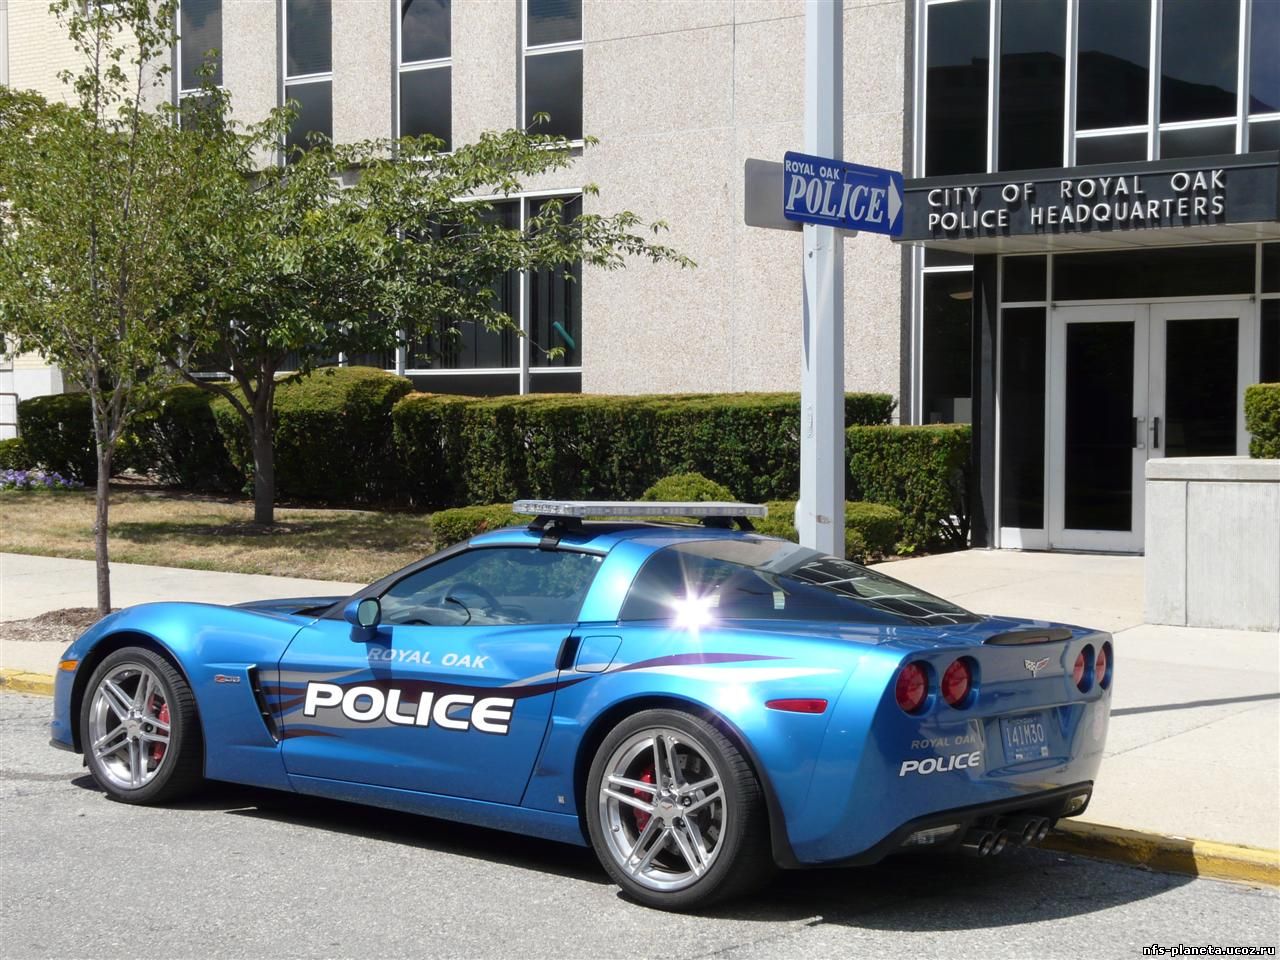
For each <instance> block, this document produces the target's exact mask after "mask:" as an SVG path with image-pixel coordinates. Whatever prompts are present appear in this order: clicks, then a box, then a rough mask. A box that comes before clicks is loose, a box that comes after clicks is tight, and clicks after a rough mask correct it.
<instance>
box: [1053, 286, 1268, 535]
mask: <svg viewBox="0 0 1280 960" xmlns="http://www.w3.org/2000/svg"><path fill="white" fill-rule="evenodd" d="M1051 316H1052V321H1051V332H1050V336H1051V338H1052V344H1051V348H1050V349H1051V366H1050V377H1049V379H1050V389H1049V404H1050V406H1049V544H1050V546H1051V547H1056V548H1059V549H1068V550H1103V551H1118V552H1138V551H1141V550H1142V543H1143V490H1144V473H1145V470H1146V461H1147V459H1148V458H1149V457H1211V456H1234V455H1237V454H1243V453H1246V452H1247V448H1248V437H1247V434H1246V433H1245V430H1244V403H1243V397H1244V388H1245V386H1246V385H1247V383H1248V382H1250V381H1249V379H1248V378H1249V377H1250V376H1251V375H1252V370H1253V354H1252V352H1251V350H1252V344H1253V341H1254V331H1253V313H1252V310H1251V307H1250V304H1249V303H1247V302H1245V301H1227V302H1213V303H1207V302H1195V303H1156V304H1134V305H1124V306H1090V307H1061V308H1056V309H1054V310H1053V312H1052V315H1051Z"/></svg>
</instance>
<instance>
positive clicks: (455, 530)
mask: <svg viewBox="0 0 1280 960" xmlns="http://www.w3.org/2000/svg"><path fill="white" fill-rule="evenodd" d="M530 519H531V518H530V517H525V516H520V515H518V514H515V513H512V512H511V504H509V503H494V504H481V505H480V506H475V507H454V508H453V509H451V510H438V511H436V512H435V513H433V514H432V515H431V538H432V540H433V541H434V543H435V548H436V549H437V550H443V549H444V548H445V547H451V546H453V545H454V544H455V543H461V542H462V541H463V540H469V539H470V538H471V537H474V536H476V535H477V534H480V533H484V532H485V531H486V530H498V529H501V528H502V527H510V526H513V525H516V524H519V525H521V526H524V525H527V524H528V523H529V520H530Z"/></svg>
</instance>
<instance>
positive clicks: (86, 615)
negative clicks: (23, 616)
mask: <svg viewBox="0 0 1280 960" xmlns="http://www.w3.org/2000/svg"><path fill="white" fill-rule="evenodd" d="M115 609H116V610H118V609H120V608H119V607H116V608H115ZM113 612H114V611H113ZM97 622H98V609H97V607H67V608H65V609H63V610H50V611H49V612H48V613H42V614H40V616H38V617H32V618H31V619H29V620H3V621H0V640H43V641H47V642H49V643H61V644H68V643H70V642H71V641H72V640H74V639H75V638H76V637H78V636H80V634H82V633H84V632H85V631H86V630H88V629H89V628H90V627H91V626H93V625H94V624H95V623H97Z"/></svg>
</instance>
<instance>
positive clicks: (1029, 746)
mask: <svg viewBox="0 0 1280 960" xmlns="http://www.w3.org/2000/svg"><path fill="white" fill-rule="evenodd" d="M1000 736H1001V737H1002V738H1003V740H1004V756H1005V761H1006V762H1007V763H1017V762H1018V761H1019V760H1038V759H1040V758H1041V757H1047V756H1048V755H1049V734H1048V730H1047V728H1046V726H1045V722H1044V714H1041V713H1033V714H1029V715H1028V716H1025V717H1003V718H1001V720H1000Z"/></svg>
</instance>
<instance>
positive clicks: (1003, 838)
mask: <svg viewBox="0 0 1280 960" xmlns="http://www.w3.org/2000/svg"><path fill="white" fill-rule="evenodd" d="M1008 843H1009V834H1008V832H1006V831H1004V830H1001V831H1000V832H999V833H997V834H996V841H995V843H994V844H993V845H992V847H991V856H993V857H994V856H998V855H999V854H1001V853H1004V848H1005V847H1006V846H1007V845H1008Z"/></svg>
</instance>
